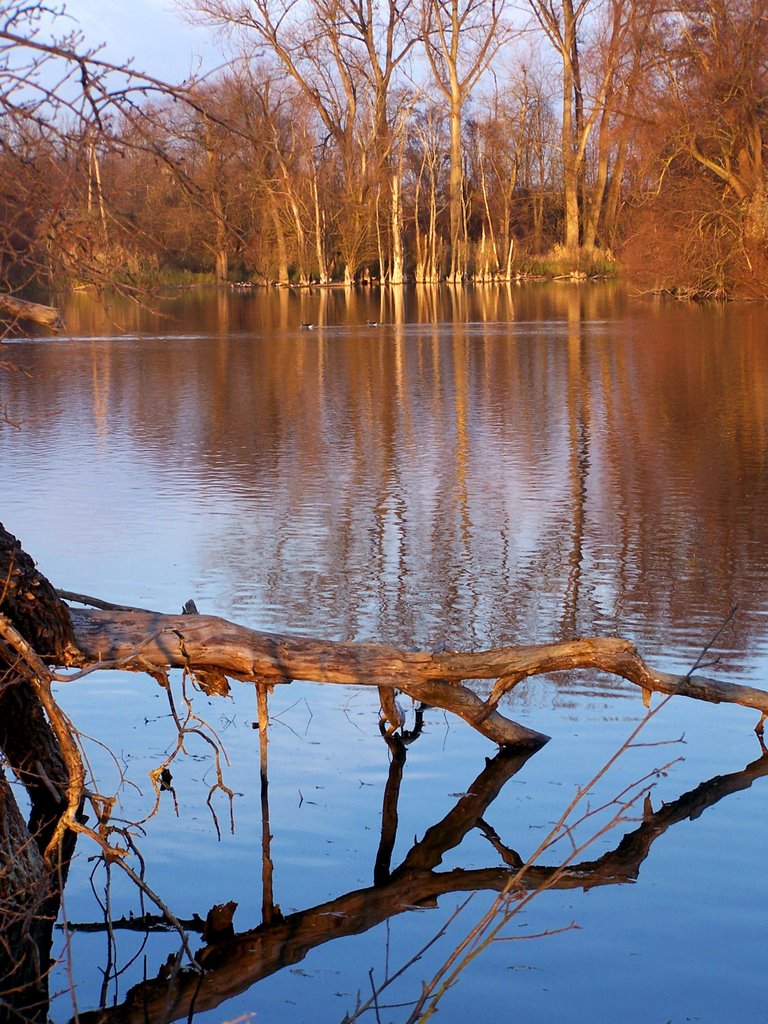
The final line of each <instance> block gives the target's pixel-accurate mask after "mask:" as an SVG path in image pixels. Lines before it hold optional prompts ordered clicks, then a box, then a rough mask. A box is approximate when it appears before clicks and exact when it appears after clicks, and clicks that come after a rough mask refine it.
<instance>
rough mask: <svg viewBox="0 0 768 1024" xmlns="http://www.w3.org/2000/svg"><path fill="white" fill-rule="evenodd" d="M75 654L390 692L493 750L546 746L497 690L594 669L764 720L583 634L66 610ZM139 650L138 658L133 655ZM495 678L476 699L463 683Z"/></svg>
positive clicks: (740, 696) (627, 650)
mask: <svg viewBox="0 0 768 1024" xmlns="http://www.w3.org/2000/svg"><path fill="white" fill-rule="evenodd" d="M70 616H71V619H72V626H73V630H74V636H75V643H76V646H77V647H78V648H79V651H80V653H79V655H78V656H77V658H76V659H75V660H74V662H73V663H74V664H80V665H90V664H93V663H95V662H98V661H107V662H113V661H120V662H121V663H122V664H123V666H124V667H128V668H134V669H137V670H146V669H148V668H149V669H165V668H169V667H171V668H187V669H189V670H191V671H193V672H197V671H203V672H211V671H213V672H221V673H224V674H226V675H228V676H232V677H234V678H238V679H242V680H252V681H254V680H258V681H267V682H269V683H287V682H290V681H291V680H294V679H300V680H307V681H313V682H322V683H341V684H354V685H363V686H377V687H379V688H382V687H394V688H396V689H398V690H402V691H403V692H404V693H406V694H408V695H410V696H411V697H413V698H414V699H416V700H419V701H422V702H423V703H425V704H429V705H431V706H433V707H441V708H445V709H446V710H448V711H451V712H452V713H454V714H457V715H459V716H460V717H461V718H463V719H464V720H465V721H466V722H468V723H469V724H470V725H471V726H473V727H474V728H475V729H477V730H478V731H479V732H480V733H482V734H483V735H484V736H486V737H487V738H488V739H491V740H493V741H494V742H496V743H498V744H499V745H501V746H508V745H515V746H539V745H541V744H542V743H544V742H545V741H546V739H547V737H546V736H544V735H543V734H542V733H538V732H535V731H534V730H531V729H528V728H526V727H525V726H522V725H519V724H518V723H516V722H512V721H510V720H509V719H508V718H506V717H504V716H503V715H501V714H499V712H498V710H497V705H498V703H499V701H500V699H501V697H502V696H504V694H505V693H507V692H508V691H510V690H511V689H513V688H514V687H515V686H516V685H517V684H518V683H520V682H521V681H522V680H524V679H527V678H529V677H531V676H535V675H541V674H545V673H553V672H563V671H571V670H575V669H597V670H600V671H602V672H608V673H611V674H613V675H616V676H620V677H622V678H624V679H626V680H628V681H629V682H632V683H634V684H636V685H637V686H638V687H640V688H641V689H642V690H643V691H644V695H648V694H650V693H662V694H671V695H675V696H680V697H691V698H694V699H696V700H703V701H708V702H710V703H715V704H719V703H730V704H741V705H743V706H745V707H750V708H754V709H756V710H757V711H760V712H761V713H763V714H766V713H768V693H766V692H765V691H763V690H758V689H755V688H754V687H751V686H742V685H740V684H737V683H729V682H725V681H723V680H716V679H711V678H709V677H707V676H702V675H686V676H679V675H672V674H670V673H666V672H659V671H657V670H656V669H653V668H651V667H650V666H648V665H647V664H646V663H645V661H644V660H643V659H642V658H641V657H640V655H639V654H638V652H637V650H636V649H635V647H634V645H633V644H632V643H631V642H630V641H629V640H622V639H620V638H612V637H591V638H579V639H577V640H567V641H562V642H560V643H552V644H534V645H529V646H514V647H495V648H491V649H489V650H486V651H463V652H462V651H439V652H433V651H427V650H420V651H408V650H405V649H403V648H399V647H391V646H386V645H384V644H372V643H340V642H333V641H327V640H314V639H311V638H309V637H302V636H291V635H289V634H274V633H264V632H259V631H257V630H252V629H248V628H246V627H245V626H240V625H238V624H236V623H233V622H228V621H227V620H226V619H221V618H217V617H215V616H211V615H164V614H161V613H159V612H140V611H135V610H132V611H127V610H117V609H116V610H94V609H74V608H72V609H70ZM139 648H140V649H141V653H140V655H139V656H137V657H135V658H133V659H132V658H131V655H132V652H135V651H137V650H138V649H139ZM468 679H495V680H496V683H495V684H494V686H493V688H492V691H491V694H490V696H489V697H488V699H487V700H483V699H482V698H481V697H479V696H478V695H477V694H476V693H474V692H473V691H472V690H471V689H469V688H468V687H466V686H463V685H462V682H463V681H464V680H468Z"/></svg>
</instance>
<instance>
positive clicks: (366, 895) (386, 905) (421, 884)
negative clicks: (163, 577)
mask: <svg viewBox="0 0 768 1024" xmlns="http://www.w3.org/2000/svg"><path fill="white" fill-rule="evenodd" d="M263 724H264V723H263ZM261 737H262V773H263V774H262V793H263V797H264V804H263V806H264V807H266V792H267V788H266V729H263V730H262V731H261ZM385 738H386V741H387V744H388V746H389V749H390V751H391V761H390V767H389V775H388V779H387V785H386V788H385V792H384V799H383V807H382V820H381V836H380V841H379V846H378V851H377V855H376V859H375V864H374V866H373V876H374V880H373V885H371V886H369V887H366V888H362V889H355V890H353V891H351V892H347V893H345V894H343V895H341V896H338V897H336V898H335V899H332V900H330V901H328V902H324V903H320V904H318V905H317V906H314V907H310V908H309V909H307V910H302V911H299V912H296V913H292V914H288V915H283V914H281V912H280V910H279V908H278V907H277V906H276V905H275V904H274V903H273V902H272V900H271V874H272V861H271V856H270V850H269V839H268V829H265V832H264V833H263V842H262V856H263V882H264V902H263V914H262V917H263V919H262V922H261V923H260V924H259V925H257V926H256V927H255V928H251V929H248V930H246V931H242V932H237V933H235V932H234V929H233V928H232V926H231V919H232V914H233V912H234V909H235V906H236V904H235V903H229V904H223V905H220V906H218V907H214V908H212V910H211V911H210V912H209V913H208V915H207V920H203V918H202V917H201V916H197V915H195V916H194V917H193V918H192V919H190V920H187V921H185V922H183V923H184V925H185V927H186V928H187V929H188V930H189V931H190V932H199V933H200V934H201V935H202V937H203V941H204V945H203V946H202V948H200V949H199V950H198V952H197V954H196V959H197V961H198V963H199V964H200V965H201V966H202V967H203V969H204V970H203V973H202V974H201V973H198V972H196V971H194V970H193V969H192V968H190V967H182V966H178V965H177V964H174V963H173V962H169V963H168V964H166V965H165V966H164V967H163V968H162V969H161V970H160V971H159V973H158V975H157V977H155V978H153V979H150V980H146V981H144V982H141V983H139V984H137V985H135V986H134V987H133V988H132V989H131V990H130V991H129V992H128V994H127V996H126V998H125V999H124V1001H123V1002H122V1003H120V1004H119V1005H117V1006H111V1007H104V1008H102V1009H99V1010H93V1011H90V1012H86V1013H80V1014H79V1016H78V1018H77V1020H78V1021H79V1022H80V1024H97V1022H98V1024H145V1022H146V1021H152V1022H153V1024H159V1022H163V1024H165V1022H170V1021H175V1020H180V1019H185V1018H186V1019H192V1018H193V1017H194V1015H195V1014H197V1013H202V1012H204V1011H209V1010H213V1009H216V1008H217V1007H219V1006H221V1005H222V1004H223V1003H224V1002H226V1001H227V1000H229V999H231V998H232V997H233V996H236V995H238V994H239V993H242V992H244V991H246V990H248V989H249V988H251V987H252V986H254V985H255V984H256V983H257V982H259V981H261V980H262V979H264V978H266V977H268V976H270V975H272V974H274V973H276V972H278V971H281V970H283V969H284V968H286V967H290V966H291V965H294V964H297V963H299V962H301V961H302V960H303V959H304V957H305V956H307V954H308V953H309V952H310V951H311V950H313V949H315V948H316V947H318V946H321V945H323V944H325V943H328V942H332V941H333V940H336V939H340V938H344V937H348V936H352V935H356V934H359V933H362V932H365V931H367V930H368V929H370V928H373V927H374V926H376V925H379V924H381V923H382V922H385V921H387V920H388V919H389V918H391V917H393V916H395V915H397V914H402V913H403V912H405V911H408V910H412V909H414V908H419V909H424V908H429V907H435V906H436V905H437V900H438V897H440V896H443V895H445V894H448V893H459V892H465V893H470V894H471V893H475V892H479V891H483V890H485V891H491V892H497V893H506V894H508V897H509V899H508V900H506V901H505V902H504V904H503V906H504V907H505V908H506V911H505V912H506V913H510V909H509V908H510V905H511V904H510V900H511V901H514V900H523V899H525V898H526V897H527V896H528V897H529V896H530V895H531V894H535V893H536V892H538V891H541V890H543V889H582V890H584V891H586V890H589V889H591V888H593V887H595V886H605V885H618V884H622V883H626V882H632V881H634V880H635V879H637V877H638V875H639V872H640V866H641V865H642V863H643V861H644V860H645V859H646V857H647V856H648V854H649V852H650V849H651V846H652V844H653V843H654V842H655V841H656V840H657V839H658V838H659V837H660V836H661V835H663V834H664V833H665V832H666V831H667V829H669V828H670V827H671V826H673V825H676V824H678V823H680V822H683V821H685V820H693V819H695V818H697V817H699V816H700V815H701V814H702V813H703V812H704V811H705V810H706V809H707V808H709V807H712V806H714V805H715V804H716V803H718V802H719V801H720V800H722V799H724V798H725V797H728V796H731V795H733V794H734V793H738V792H741V791H743V790H745V789H748V788H749V787H750V786H751V785H752V783H753V782H755V781H756V780H758V779H761V778H763V777H764V776H766V775H768V752H766V751H765V749H764V748H763V751H762V753H761V756H760V757H758V758H757V759H756V760H754V761H752V762H751V763H750V764H748V765H747V766H746V767H745V768H744V769H743V770H742V771H739V772H733V773H731V774H728V775H719V776H716V777H714V778H712V779H709V780H707V781H704V782H702V783H701V784H700V785H699V786H697V787H696V788H695V789H693V790H691V791H689V792H687V793H684V794H683V795H682V796H680V797H678V798H677V799H676V800H673V801H672V802H670V803H666V804H663V805H662V806H661V807H660V808H659V809H658V810H655V811H654V810H653V808H652V806H651V800H650V797H649V796H647V795H646V796H645V800H644V805H643V809H642V815H641V820H640V824H638V825H637V827H635V828H634V829H632V830H630V831H628V832H626V834H625V835H624V836H623V837H622V839H621V841H620V842H619V843H618V844H617V845H616V846H615V847H614V848H613V849H611V850H609V851H607V852H606V853H603V854H602V855H601V856H600V857H598V858H596V859H594V860H580V861H578V862H575V858H574V861H573V862H571V861H567V862H566V863H565V864H564V863H563V862H562V861H561V863H559V864H556V865H553V866H550V865H546V864H542V863H530V862H528V863H526V862H525V861H524V859H523V858H522V857H521V856H520V854H519V853H517V852H516V851H515V850H514V849H513V848H512V847H511V846H509V845H508V844H507V843H506V842H505V841H504V840H503V839H502V838H501V837H500V836H499V835H497V833H496V831H495V830H494V829H493V827H492V825H490V824H489V823H488V821H487V820H486V815H487V813H488V809H489V808H490V806H491V805H492V803H493V802H494V800H495V799H496V798H497V797H498V795H499V794H500V793H501V791H502V789H503V788H504V786H505V785H506V784H507V782H508V781H509V780H510V779H511V778H512V777H513V776H514V775H515V774H516V773H517V772H518V771H519V770H520V769H521V768H522V767H523V765H524V764H525V763H526V761H527V760H528V759H529V757H531V756H532V753H531V752H530V751H526V752H522V753H518V752H514V751H510V750H504V749H502V750H500V751H499V752H498V753H497V754H496V756H495V757H493V758H491V759H487V760H486V763H485V766H484V767H483V769H482V771H481V772H480V774H479V775H478V776H477V778H476V779H475V780H474V781H473V782H471V783H470V785H469V786H468V787H467V790H466V793H465V794H464V795H462V796H461V797H460V799H458V801H457V802H456V804H455V805H454V807H453V808H452V809H451V810H450V811H449V813H448V814H446V815H445V816H444V817H443V818H442V819H440V820H439V821H437V822H436V823H435V824H434V825H433V826H432V827H431V828H429V829H428V830H427V831H426V833H425V834H424V837H423V838H422V839H421V840H420V841H417V842H415V843H414V844H413V846H412V847H411V849H410V850H409V851H408V853H407V854H406V856H405V857H404V858H403V860H402V861H401V863H400V864H399V865H397V866H396V867H394V868H393V867H392V866H391V857H392V852H393V849H394V845H395V837H396V832H397V826H398V813H397V807H398V798H399V794H400V786H401V781H402V778H403V768H404V765H405V761H406V753H407V752H406V744H405V743H404V742H403V740H402V739H400V738H399V737H397V736H394V737H392V736H390V737H385ZM640 785H641V786H643V785H644V783H641V784H640ZM647 789H648V787H647V786H646V787H645V792H646V794H647ZM640 792H642V789H641V788H636V789H635V792H634V796H635V798H636V797H637V794H638V793H640ZM626 806H627V801H626V800H624V795H622V800H621V807H622V809H624V810H625V809H626ZM616 820H624V821H626V820H627V818H626V816H624V815H621V814H620V815H619V816H617V819H616ZM633 820H635V821H637V820H639V819H638V818H634V819H633ZM474 829H477V830H479V831H480V833H481V834H482V835H484V836H485V837H486V839H487V840H488V841H489V843H490V845H491V846H492V847H493V849H494V850H495V851H496V853H497V854H498V856H499V859H500V861H501V863H500V864H498V865H497V866H494V867H487V868H474V869H464V868H453V869H450V870H444V871H439V870H438V868H439V865H440V864H441V862H442V860H443V858H444V857H445V855H446V854H447V853H448V851H450V850H452V849H454V848H456V847H459V846H460V845H461V843H462V842H463V841H464V839H465V837H466V836H467V834H468V833H469V832H471V831H472V830H474ZM576 852H577V851H576ZM511 913H514V909H512V911H511ZM68 927H69V928H70V929H71V930H73V931H101V930H105V931H106V930H107V929H111V930H113V931H117V930H119V929H131V930H133V931H144V932H146V933H147V935H148V934H149V933H150V932H153V931H165V930H167V923H166V922H165V921H164V920H163V919H162V918H157V917H155V916H152V915H147V916H145V917H138V918H130V919H125V918H124V919H120V920H111V921H109V923H108V924H107V923H106V922H92V923H79V924H76V923H70V924H69V926H68ZM416 960H417V957H416V956H414V958H413V960H412V961H410V962H409V963H410V966H411V967H413V964H414V963H415V962H416ZM383 983H384V984H386V979H384V982H383ZM414 988H415V989H418V988H421V982H419V983H418V984H417V985H415V986H414ZM361 1009H364V1007H363V1008H361V1007H360V1006H358V1010H357V1012H356V1013H355V1014H354V1015H353V1017H352V1018H347V1019H348V1020H351V1019H356V1017H357V1013H358V1012H360V1011H361Z"/></svg>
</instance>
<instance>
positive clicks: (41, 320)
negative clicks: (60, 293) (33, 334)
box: [0, 293, 64, 331]
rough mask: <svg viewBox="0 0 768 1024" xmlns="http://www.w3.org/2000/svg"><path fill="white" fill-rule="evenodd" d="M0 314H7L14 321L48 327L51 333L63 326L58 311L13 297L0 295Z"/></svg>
mask: <svg viewBox="0 0 768 1024" xmlns="http://www.w3.org/2000/svg"><path fill="white" fill-rule="evenodd" d="M0 313H9V314H10V315H11V316H12V317H13V318H14V319H15V320H28V321H30V322H31V323H33V324H40V326H41V327H50V328H51V330H53V331H58V330H59V329H60V328H61V327H63V326H64V322H63V321H62V319H61V314H60V313H59V311H58V309H54V307H53V306H44V305H42V304H41V303H40V302H28V301H27V300H26V299H19V298H17V297H16V296H15V295H6V294H4V293H0Z"/></svg>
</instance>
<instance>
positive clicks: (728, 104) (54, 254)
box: [0, 0, 768, 296]
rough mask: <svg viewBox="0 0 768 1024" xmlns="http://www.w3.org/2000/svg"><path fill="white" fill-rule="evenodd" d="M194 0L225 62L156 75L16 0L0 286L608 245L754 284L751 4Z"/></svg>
mask: <svg viewBox="0 0 768 1024" xmlns="http://www.w3.org/2000/svg"><path fill="white" fill-rule="evenodd" d="M182 6H183V7H184V8H185V9H186V12H187V14H188V16H189V17H190V18H193V19H195V20H199V21H201V22H203V23H205V24H207V25H209V26H213V27H216V28H218V29H219V30H220V33H221V34H220V37H219V38H220V39H221V41H222V47H223V48H224V50H225V51H226V55H227V60H226V62H225V63H224V64H223V65H222V68H221V69H220V70H219V71H217V72H216V73H214V74H212V75H209V76H207V77H205V78H204V79H201V80H197V81H189V82H185V83H181V84H179V85H175V86H171V87H166V86H165V85H164V83H161V82H158V81H156V80H155V79H153V78H151V77H148V76H146V75H142V74H140V73H138V72H137V71H135V70H134V68H133V67H132V66H129V67H127V68H126V67H123V68H119V67H115V66H113V65H111V64H110V63H109V57H108V54H104V53H103V52H102V51H99V50H94V49H88V47H87V43H86V41H85V40H83V38H82V37H81V36H80V35H79V34H78V33H77V32H76V31H75V32H73V31H71V29H69V30H68V34H64V35H60V36H59V37H56V29H57V26H58V25H59V24H60V23H61V24H65V25H71V22H66V21H65V20H64V19H62V18H61V17H56V18H54V19H53V22H52V23H51V20H50V18H49V17H48V16H47V15H45V9H44V7H43V5H42V4H41V3H33V4H24V3H21V2H13V3H11V4H6V5H5V13H4V15H3V21H2V31H0V86H2V89H0V107H1V108H2V113H3V115H4V116H3V118H2V128H1V129H0V131H1V134H0V142H1V143H2V150H1V152H0V180H1V184H2V192H1V199H0V202H2V216H1V221H2V227H1V229H0V230H2V237H1V238H0V248H1V250H2V263H1V267H2V277H3V279H4V280H3V284H4V287H5V290H7V291H10V292H13V293H16V294H18V293H22V294H23V293H25V289H27V290H28V289H29V288H30V286H31V285H33V284H37V285H40V284H41V283H42V284H49V285H50V284H55V285H59V286H72V285H73V284H85V283H90V284H93V283H97V284H98V283H114V282H115V281H117V282H118V283H120V284H121V285H122V286H123V287H124V288H128V289H132V288H134V287H137V288H138V287H140V286H142V285H145V284H146V283H147V282H148V281H151V280H152V279H154V278H161V277H162V278H164V279H165V280H170V279H172V278H173V276H174V275H175V277H176V279H177V280H179V281H181V280H184V279H186V278H188V277H191V276H192V275H197V274H206V275H210V276H211V277H212V278H215V279H216V280H217V281H219V282H223V281H227V280H228V281H249V282H253V283H257V284H272V283H278V284H283V285H285V284H289V283H293V284H296V285H305V284H309V283H312V282H318V283H321V284H324V283H329V282H331V281H343V282H345V283H351V282H353V281H358V282H359V281H369V280H381V281H382V282H383V283H389V284H393V285H394V284H400V283H402V282H403V281H406V280H415V281H417V282H437V281H440V280H449V281H453V282H459V281H463V280H473V281H481V282H486V281H494V280H512V279H515V278H517V277H519V276H520V275H526V274H535V273H541V272H549V273H556V272H560V273H566V274H573V275H575V276H580V275H583V274H588V273H600V272H605V271H607V270H609V269H611V268H615V267H616V266H617V265H618V266H620V267H621V268H622V270H624V271H625V272H627V273H628V274H630V275H633V276H636V277H641V278H643V279H644V280H645V281H646V282H647V283H648V285H649V286H650V287H657V288H667V289H679V290H681V291H683V292H685V293H686V294H698V295H713V296H716V295H726V294H741V295H748V296H764V295H765V294H766V293H768V259H767V256H768V248H767V247H768V202H767V200H766V172H765V169H764V166H763V152H764V146H765V141H766V127H767V122H766V116H767V114H768V78H767V64H766V57H767V56H768V5H767V4H766V0H671V2H669V0H668V2H664V3H662V2H660V0H516V2H515V3H514V4H513V3H512V2H510V0H506V2H505V0H184V3H183V5H182ZM51 24H52V27H51ZM51 33H53V34H51ZM168 42H169V47H170V46H172V45H173V41H172V40H169V41H168Z"/></svg>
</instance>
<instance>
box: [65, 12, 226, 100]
mask: <svg viewBox="0 0 768 1024" xmlns="http://www.w3.org/2000/svg"><path fill="white" fill-rule="evenodd" d="M66 9H67V13H68V14H70V15H71V16H72V17H73V18H74V19H75V20H76V21H77V22H79V24H80V28H81V30H82V32H83V33H84V35H85V41H86V44H87V45H88V46H93V45H97V44H100V43H104V44H105V46H104V49H103V51H102V53H101V54H100V56H101V57H103V58H104V59H106V60H114V61H115V62H122V61H125V60H127V59H128V58H130V57H133V58H134V67H135V68H136V69H137V70H139V71H146V72H147V73H148V74H152V75H156V76H157V77H158V78H162V79H164V80H165V81H168V82H177V81H180V80H182V79H184V78H187V77H188V76H189V75H190V74H191V73H195V72H197V71H199V69H200V65H201V61H202V65H203V67H204V68H206V69H210V68H213V67H216V66H217V65H218V64H220V63H221V62H222V57H221V45H220V43H219V41H218V40H217V38H216V37H215V35H214V34H213V33H211V32H210V31H207V30H206V29H203V28H199V27H194V26H191V25H190V24H189V23H188V22H186V21H185V20H184V19H183V18H182V16H181V15H180V13H179V7H178V5H177V4H176V3H175V2H174V0H66ZM65 24H66V23H65V22H63V21H62V23H61V26H62V27H64V26H65Z"/></svg>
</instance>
